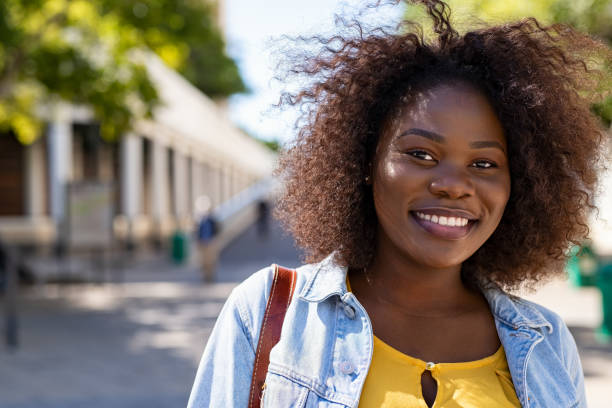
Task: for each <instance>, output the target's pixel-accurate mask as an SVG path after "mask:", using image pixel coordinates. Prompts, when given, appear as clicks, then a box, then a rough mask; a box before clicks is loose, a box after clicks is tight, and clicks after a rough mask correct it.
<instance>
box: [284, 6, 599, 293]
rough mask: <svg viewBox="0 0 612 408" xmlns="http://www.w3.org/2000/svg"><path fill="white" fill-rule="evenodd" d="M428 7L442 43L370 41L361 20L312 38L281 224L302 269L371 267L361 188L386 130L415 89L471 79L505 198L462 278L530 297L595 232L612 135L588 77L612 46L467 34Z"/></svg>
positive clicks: (369, 226)
mask: <svg viewBox="0 0 612 408" xmlns="http://www.w3.org/2000/svg"><path fill="white" fill-rule="evenodd" d="M421 3H423V4H424V5H425V6H426V8H427V12H428V15H429V17H430V18H431V19H432V21H433V27H434V31H435V33H436V38H435V40H427V39H426V38H425V36H424V35H423V30H422V28H421V26H420V25H418V24H416V23H412V22H403V24H402V25H401V27H402V28H403V29H397V30H395V31H390V30H388V29H383V28H378V29H374V30H370V31H368V32H365V31H364V28H363V26H362V25H361V24H360V23H359V22H356V21H351V22H350V23H346V22H345V24H347V27H351V28H354V29H355V30H356V31H355V33H356V35H336V36H333V37H331V38H323V37H320V36H317V37H313V38H311V39H310V40H314V41H316V42H317V44H319V45H322V48H321V50H320V51H319V52H318V53H316V54H315V55H312V56H311V57H310V58H308V59H305V60H302V61H301V62H300V63H298V64H297V65H296V66H294V67H293V68H292V72H293V73H297V74H302V75H306V76H307V77H310V78H311V79H312V82H311V84H310V85H309V86H308V87H307V88H306V89H303V90H301V91H300V92H298V93H296V94H285V95H284V102H285V103H289V104H291V105H300V106H301V107H302V109H303V112H305V113H304V117H303V118H302V119H303V122H302V126H301V127H300V128H299V132H298V136H297V138H296V140H295V141H294V142H293V143H291V144H290V145H289V146H288V147H287V148H286V150H285V151H283V152H282V154H281V158H280V162H279V168H278V169H277V175H278V176H280V178H281V180H282V182H283V186H284V188H283V191H282V193H281V197H280V199H279V202H278V204H277V208H276V216H277V217H278V218H279V219H280V220H281V222H282V223H283V224H284V226H285V227H286V228H287V229H288V230H289V231H290V232H291V233H292V234H293V236H294V237H295V239H296V242H297V244H298V246H300V247H301V248H302V249H303V250H304V251H305V258H306V259H305V261H307V262H317V261H319V260H321V259H322V258H324V257H325V256H327V255H328V254H330V253H332V252H333V251H336V254H337V257H336V259H337V261H338V262H340V263H341V264H343V265H345V266H348V267H351V268H356V269H362V268H365V267H367V266H368V265H369V263H370V262H371V260H372V257H373V254H374V249H375V240H376V234H375V231H376V227H377V218H376V213H375V211H374V205H373V198H372V191H371V188H369V186H367V185H366V183H364V178H365V176H366V175H367V174H368V171H369V170H368V163H369V162H370V161H371V159H372V156H373V154H374V151H375V149H376V146H377V143H378V139H379V135H380V133H381V131H382V129H383V126H384V123H387V122H386V121H388V120H389V119H390V118H393V117H394V115H397V114H398V111H399V108H400V107H401V105H402V104H403V103H405V99H406V97H407V98H408V99H409V98H410V97H411V95H413V94H416V93H417V92H416V91H417V90H418V89H423V88H428V87H433V86H435V85H436V84H441V83H448V82H449V81H455V80H460V81H467V82H469V83H471V84H473V85H474V86H476V87H478V89H480V90H482V92H484V93H485V94H486V95H487V96H488V98H489V100H490V101H491V104H492V106H493V107H494V109H495V110H496V112H497V115H498V117H499V119H500V122H501V123H502V125H503V127H504V131H505V135H506V138H507V144H508V158H509V162H510V174H511V195H510V198H509V201H508V203H507V206H506V210H505V212H504V215H503V218H502V220H501V222H500V224H499V226H498V228H497V229H496V231H495V232H494V233H493V235H492V236H491V237H490V238H489V239H488V241H487V242H485V244H484V245H483V246H482V247H481V248H480V249H479V250H478V251H477V252H476V253H475V254H474V255H472V256H471V257H470V258H469V259H468V260H466V261H465V262H464V264H463V266H462V278H463V280H464V282H466V283H468V284H478V283H482V282H483V281H486V282H493V283H496V284H498V285H500V286H501V287H502V288H505V289H506V290H515V289H519V288H521V287H525V286H527V287H533V285H534V284H535V283H537V282H539V281H540V280H542V279H543V278H546V277H549V276H551V275H552V274H554V273H555V272H556V271H559V270H561V268H559V266H560V263H561V262H563V261H564V260H565V256H566V253H567V250H568V248H569V246H570V245H572V244H578V243H580V242H582V241H583V240H584V239H585V237H586V236H587V234H588V226H587V218H588V215H589V212H590V210H592V209H594V206H593V194H594V191H595V186H596V181H597V174H598V164H600V163H602V160H601V159H602V155H603V153H602V152H603V143H604V138H603V135H604V134H605V133H604V132H603V128H602V125H601V123H599V121H598V120H597V118H596V117H594V116H593V115H592V114H591V112H590V110H589V106H590V103H591V102H592V100H594V96H595V95H596V93H597V92H596V89H597V83H598V79H597V78H598V76H597V75H596V74H597V73H598V71H596V70H594V69H593V68H592V67H593V61H599V62H600V63H601V61H604V62H605V63H609V62H610V49H609V48H607V47H606V46H604V45H602V44H601V43H600V42H598V41H597V40H595V39H593V38H590V37H589V36H587V35H585V34H581V33H579V32H577V31H575V30H574V29H572V28H571V27H568V26H564V25H552V26H548V27H545V26H542V25H541V24H540V23H538V21H536V20H535V19H533V18H528V19H524V20H521V21H518V22H514V23H509V24H504V25H498V26H490V27H483V28H478V29H476V30H473V31H468V32H466V33H464V34H462V35H460V34H459V33H458V32H457V31H455V30H454V29H453V27H452V26H451V24H450V21H449V19H450V11H449V9H448V6H447V5H446V4H445V3H443V2H441V1H436V0H423V1H421ZM303 40H304V39H303ZM602 57H603V60H602ZM601 75H602V74H601V72H600V73H599V79H601Z"/></svg>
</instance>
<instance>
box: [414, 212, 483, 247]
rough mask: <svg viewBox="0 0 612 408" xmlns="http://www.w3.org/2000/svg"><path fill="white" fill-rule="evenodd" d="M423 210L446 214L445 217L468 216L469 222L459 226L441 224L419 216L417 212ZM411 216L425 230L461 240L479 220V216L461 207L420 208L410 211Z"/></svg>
mask: <svg viewBox="0 0 612 408" xmlns="http://www.w3.org/2000/svg"><path fill="white" fill-rule="evenodd" d="M417 211H418V212H422V213H424V214H430V215H437V216H444V217H462V218H467V219H468V223H467V224H466V225H465V226H462V227H457V226H453V227H451V226H448V225H440V224H438V223H435V222H431V221H427V220H424V219H422V218H419V217H418V216H417V215H416V214H415V213H416V212H417ZM410 216H411V217H412V219H413V220H414V221H415V222H416V223H417V224H418V225H419V226H420V227H421V228H423V229H424V230H425V231H427V232H429V233H430V234H432V235H434V236H436V237H438V238H442V239H447V240H459V239H461V238H463V237H465V236H466V235H468V234H469V233H470V231H471V230H472V228H474V225H475V224H476V223H477V222H478V217H476V216H474V215H473V214H472V213H471V212H469V211H465V210H460V209H450V208H439V207H436V208H423V209H418V210H412V211H410Z"/></svg>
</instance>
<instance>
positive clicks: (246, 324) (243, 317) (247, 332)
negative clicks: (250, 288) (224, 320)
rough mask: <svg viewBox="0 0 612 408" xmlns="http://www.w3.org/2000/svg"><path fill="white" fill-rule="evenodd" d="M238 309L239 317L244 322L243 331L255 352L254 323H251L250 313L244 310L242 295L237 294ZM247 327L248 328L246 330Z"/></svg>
mask: <svg viewBox="0 0 612 408" xmlns="http://www.w3.org/2000/svg"><path fill="white" fill-rule="evenodd" d="M236 309H237V311H238V317H239V318H240V322H241V323H242V331H243V333H244V334H245V336H246V337H247V340H248V342H249V345H250V346H251V350H252V351H253V353H255V342H254V338H255V332H254V329H253V325H252V324H251V320H250V319H249V318H248V315H247V314H246V313H245V312H244V311H245V309H244V305H243V304H242V299H241V297H240V296H236ZM245 329H246V330H245Z"/></svg>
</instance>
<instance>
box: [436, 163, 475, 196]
mask: <svg viewBox="0 0 612 408" xmlns="http://www.w3.org/2000/svg"><path fill="white" fill-rule="evenodd" d="M441 170H442V171H440V172H438V173H437V174H436V175H435V176H434V177H433V178H432V180H431V182H430V183H429V191H430V192H431V193H432V194H433V195H435V196H438V197H442V198H450V199H459V198H465V197H470V196H472V195H474V192H475V186H474V182H473V180H472V178H471V177H470V175H469V174H467V171H466V170H464V169H457V168H446V169H441Z"/></svg>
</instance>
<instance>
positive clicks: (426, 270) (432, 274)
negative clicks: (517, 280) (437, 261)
mask: <svg viewBox="0 0 612 408" xmlns="http://www.w3.org/2000/svg"><path fill="white" fill-rule="evenodd" d="M365 280H366V282H367V286H368V289H367V291H368V292H369V293H368V295H373V296H374V297H376V298H377V299H378V300H379V301H381V302H384V303H387V304H388V305H390V306H391V307H397V308H400V309H403V310H405V311H412V312H415V313H419V312H421V311H428V312H436V311H437V312H442V313H444V312H446V311H448V310H457V309H461V308H463V307H464V306H466V305H468V304H471V301H473V299H474V295H475V293H474V292H473V291H471V290H469V289H468V288H466V287H465V285H464V284H463V282H462V281H461V264H458V265H452V266H445V267H434V266H425V265H423V264H422V263H417V262H416V261H415V260H414V259H411V258H409V257H407V256H406V255H404V254H402V253H400V252H399V251H397V250H396V249H395V248H394V246H392V245H379V246H378V248H377V251H376V253H375V255H374V259H373V262H372V264H371V265H370V266H369V267H368V268H367V269H366V271H365ZM470 300H471V301H470Z"/></svg>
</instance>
